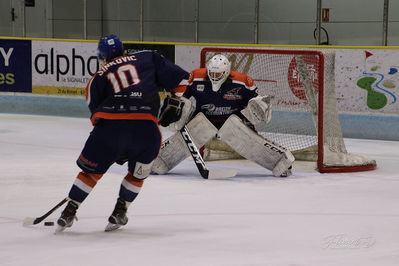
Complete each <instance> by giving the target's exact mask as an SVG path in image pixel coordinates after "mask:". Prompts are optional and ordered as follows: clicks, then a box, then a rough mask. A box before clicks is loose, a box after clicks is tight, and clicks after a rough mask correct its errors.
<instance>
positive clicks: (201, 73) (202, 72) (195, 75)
mask: <svg viewBox="0 0 399 266" xmlns="http://www.w3.org/2000/svg"><path fill="white" fill-rule="evenodd" d="M206 75H207V74H206V68H198V69H195V70H193V71H191V72H190V77H189V79H188V84H192V83H193V82H194V81H203V80H204V79H205V78H206Z"/></svg>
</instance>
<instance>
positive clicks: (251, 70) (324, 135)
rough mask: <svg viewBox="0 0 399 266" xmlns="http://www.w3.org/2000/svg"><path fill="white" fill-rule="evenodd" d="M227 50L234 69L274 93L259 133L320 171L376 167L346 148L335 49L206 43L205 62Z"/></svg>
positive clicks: (226, 53)
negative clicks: (267, 118) (313, 163)
mask: <svg viewBox="0 0 399 266" xmlns="http://www.w3.org/2000/svg"><path fill="white" fill-rule="evenodd" d="M215 54H223V55H225V56H227V58H229V60H230V62H231V63H232V70H235V71H238V72H241V73H244V74H247V75H248V76H249V77H251V78H252V79H253V80H254V81H255V84H256V85H257V86H258V89H259V94H262V95H272V96H274V98H273V102H272V106H273V115H272V120H271V121H270V123H269V124H267V125H266V124H263V125H257V130H258V132H259V133H260V134H261V135H263V136H264V137H266V138H268V139H271V140H273V141H275V142H278V143H279V144H281V145H283V146H285V147H287V148H288V149H290V150H291V151H292V152H293V154H294V156H295V157H296V159H297V160H313V161H316V162H317V170H318V171H319V172H321V173H327V172H354V171H365V170H372V169H375V168H376V162H375V161H374V160H372V159H369V158H366V157H364V156H362V155H356V154H352V153H349V152H347V150H346V147H345V143H344V140H343V137H342V130H341V125H340V123H339V119H338V107H337V96H336V94H335V74H334V62H335V52H334V51H333V50H310V49H303V50H300V49H295V50H294V49H292V50H291V49H261V48H259V49H242V48H221V47H207V48H203V49H202V50H201V67H205V64H206V62H207V60H209V59H210V58H211V57H212V56H213V55H215Z"/></svg>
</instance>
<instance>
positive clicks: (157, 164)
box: [152, 113, 217, 174]
mask: <svg viewBox="0 0 399 266" xmlns="http://www.w3.org/2000/svg"><path fill="white" fill-rule="evenodd" d="M187 128H188V131H189V132H190V135H191V137H192V139H193V141H194V143H195V145H196V146H197V147H198V148H200V147H202V146H203V145H204V144H205V143H206V142H208V141H209V140H210V139H212V138H213V137H214V136H215V135H216V133H217V129H216V127H215V126H214V125H213V124H212V123H211V122H209V120H208V119H207V118H206V117H205V116H204V114H203V113H199V114H198V115H196V116H195V117H194V118H193V119H192V120H191V121H190V122H189V123H188V124H187ZM189 156H190V152H189V151H188V149H187V146H186V143H185V142H184V140H183V137H182V135H181V134H180V132H176V133H175V134H174V135H172V136H171V137H169V138H168V139H166V140H165V141H163V142H162V146H161V150H160V151H159V155H158V157H157V158H156V159H155V161H154V164H153V166H152V172H154V173H157V174H165V173H167V172H169V171H170V170H172V169H173V168H174V167H175V166H176V165H178V164H179V163H180V162H182V161H183V160H184V159H186V158H188V157H189Z"/></svg>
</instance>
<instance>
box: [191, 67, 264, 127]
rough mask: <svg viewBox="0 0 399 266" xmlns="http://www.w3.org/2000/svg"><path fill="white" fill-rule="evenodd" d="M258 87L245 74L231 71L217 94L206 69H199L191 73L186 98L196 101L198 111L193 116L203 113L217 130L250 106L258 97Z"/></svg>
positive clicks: (240, 115)
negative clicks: (192, 98)
mask: <svg viewBox="0 0 399 266" xmlns="http://www.w3.org/2000/svg"><path fill="white" fill-rule="evenodd" d="M257 91H258V90H257V87H256V86H255V84H254V81H253V80H252V79H251V78H250V77H248V76H247V75H245V74H242V73H239V72H236V71H231V72H230V76H229V78H228V79H227V80H226V81H225V82H224V83H223V84H222V86H221V87H220V89H219V90H218V91H217V92H214V91H213V90H212V83H211V82H210V81H209V79H208V77H207V70H206V68H199V69H196V70H194V71H192V72H190V79H189V81H188V86H187V88H186V92H185V93H184V95H185V97H186V98H190V97H191V96H193V97H194V98H195V99H196V102H197V104H196V110H195V112H194V114H193V116H195V115H196V114H197V113H199V112H202V113H204V115H205V116H206V117H207V118H208V120H209V121H211V122H212V124H213V125H215V126H216V127H217V128H220V127H221V126H222V125H223V123H224V122H225V121H226V120H227V118H228V117H229V116H230V115H232V114H235V115H238V116H239V117H241V118H243V115H242V114H241V113H240V111H241V110H242V109H244V108H245V107H246V106H247V105H248V101H249V100H250V99H251V98H253V97H256V96H257V95H258V93H257Z"/></svg>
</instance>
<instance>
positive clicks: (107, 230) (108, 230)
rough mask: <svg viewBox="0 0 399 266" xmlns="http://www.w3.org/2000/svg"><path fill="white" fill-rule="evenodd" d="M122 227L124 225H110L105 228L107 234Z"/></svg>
mask: <svg viewBox="0 0 399 266" xmlns="http://www.w3.org/2000/svg"><path fill="white" fill-rule="evenodd" d="M121 226H122V225H120V224H112V223H108V225H107V226H106V227H105V232H111V231H115V230H116V229H118V228H119V227H121Z"/></svg>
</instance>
